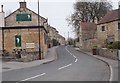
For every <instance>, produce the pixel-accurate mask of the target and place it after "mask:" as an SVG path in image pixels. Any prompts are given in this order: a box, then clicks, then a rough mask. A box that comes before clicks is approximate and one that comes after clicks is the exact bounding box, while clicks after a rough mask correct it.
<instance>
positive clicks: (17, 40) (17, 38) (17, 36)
mask: <svg viewBox="0 0 120 83" xmlns="http://www.w3.org/2000/svg"><path fill="white" fill-rule="evenodd" d="M15 46H16V47H21V35H16V36H15Z"/></svg>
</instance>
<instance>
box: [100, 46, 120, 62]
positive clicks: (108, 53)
mask: <svg viewBox="0 0 120 83" xmlns="http://www.w3.org/2000/svg"><path fill="white" fill-rule="evenodd" d="M98 55H100V56H103V57H106V58H110V59H114V60H118V58H119V57H118V50H115V49H107V48H102V49H98Z"/></svg>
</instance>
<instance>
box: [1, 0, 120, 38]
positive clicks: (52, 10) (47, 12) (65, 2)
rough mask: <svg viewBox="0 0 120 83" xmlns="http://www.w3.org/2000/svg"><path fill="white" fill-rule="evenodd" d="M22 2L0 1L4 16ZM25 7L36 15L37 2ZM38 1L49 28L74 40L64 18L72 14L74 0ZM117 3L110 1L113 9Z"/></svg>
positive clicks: (116, 1)
mask: <svg viewBox="0 0 120 83" xmlns="http://www.w3.org/2000/svg"><path fill="white" fill-rule="evenodd" d="M21 1H24V0H0V5H2V4H3V5H4V11H5V13H6V15H7V14H8V13H10V12H13V11H15V10H16V9H18V8H19V2H21ZM25 1H26V2H27V7H28V8H29V9H31V10H33V11H35V12H36V13H37V8H38V6H37V1H38V0H25ZM39 1H40V10H39V11H40V15H41V16H42V17H45V18H48V20H49V21H48V22H49V24H50V25H51V26H53V27H55V28H56V29H57V30H58V31H59V34H61V35H62V36H64V37H65V38H67V37H68V32H69V37H72V38H75V35H74V32H73V30H72V27H69V26H68V23H67V21H66V18H67V17H69V16H70V15H71V14H72V13H73V4H74V3H75V0H39ZM118 1H120V0H112V4H113V7H114V9H117V8H118ZM0 11H1V8H0Z"/></svg>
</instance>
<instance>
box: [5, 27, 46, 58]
mask: <svg viewBox="0 0 120 83" xmlns="http://www.w3.org/2000/svg"><path fill="white" fill-rule="evenodd" d="M40 30H41V34H40V45H41V52H42V56H43V57H44V56H45V55H46V54H47V44H45V39H44V34H45V31H44V29H43V28H41V29H40ZM15 35H21V43H22V45H21V47H16V46H15ZM28 43H33V44H34V48H27V46H26V45H27V44H28ZM4 49H5V50H6V51H7V52H9V53H12V52H13V49H25V50H26V51H27V52H35V51H39V36H38V29H37V28H36V29H29V28H28V29H7V30H4Z"/></svg>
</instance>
